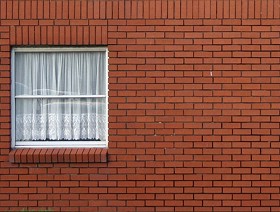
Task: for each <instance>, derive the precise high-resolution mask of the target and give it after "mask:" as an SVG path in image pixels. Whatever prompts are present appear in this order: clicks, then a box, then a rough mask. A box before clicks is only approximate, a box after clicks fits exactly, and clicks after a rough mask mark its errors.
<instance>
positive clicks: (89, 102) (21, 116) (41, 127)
mask: <svg viewBox="0 0 280 212" xmlns="http://www.w3.org/2000/svg"><path fill="white" fill-rule="evenodd" d="M15 70H16V73H15V89H16V92H15V96H16V140H17V141H52V140H56V141H57V140H61V141H68V140H105V139H106V138H105V136H106V122H107V120H106V106H105V103H106V98H51V97H54V96H63V95H75V96H77V95H105V94H106V78H105V77H106V72H105V71H106V67H105V53H104V52H55V53H53V52H45V53H43V52H35V53H29V52H17V53H16V58H15ZM26 95H28V96H30V95H33V96H34V95H36V96H38V95H44V96H46V95H47V96H49V97H50V98H40V97H39V98H32V99H30V98H29V99H28V98H17V97H24V96H26Z"/></svg>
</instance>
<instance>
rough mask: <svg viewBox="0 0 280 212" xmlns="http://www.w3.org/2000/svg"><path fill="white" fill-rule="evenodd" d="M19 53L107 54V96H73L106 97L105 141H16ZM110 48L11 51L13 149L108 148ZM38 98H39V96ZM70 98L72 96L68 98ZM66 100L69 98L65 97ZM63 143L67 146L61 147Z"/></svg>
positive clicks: (83, 96)
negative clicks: (16, 61)
mask: <svg viewBox="0 0 280 212" xmlns="http://www.w3.org/2000/svg"><path fill="white" fill-rule="evenodd" d="M17 52H26V53H28V52H105V60H106V61H105V71H106V74H105V77H106V79H105V83H106V94H105V95H80V96H79V95H75V96H74V95H73V96H71V98H73V97H78V98H91V97H94V98H104V97H105V101H106V102H105V105H106V108H105V110H106V120H107V124H106V135H105V136H106V140H105V141H94V142H92V141H69V142H68V141H63V142H62V141H53V142H50V143H51V144H49V145H46V144H44V145H42V141H40V142H39V141H38V144H36V141H30V142H28V141H24V142H20V141H16V139H15V135H16V122H15V115H16V114H15V113H16V112H15V109H16V108H15V106H16V105H15V100H16V98H21V97H20V96H17V97H16V96H15V71H16V70H15V56H16V53H17ZM108 61H109V57H108V48H106V47H14V48H12V51H11V138H12V139H11V140H12V141H11V147H12V148H75V147H76V148H78V147H80V148H95V147H96V148H107V147H108V139H109V107H108V104H109V102H108V100H109V86H108V82H109V81H108V77H109V69H108ZM26 97H27V98H36V96H24V97H23V98H26ZM37 97H38V96H37ZM42 97H43V98H61V96H59V97H58V96H40V98H42ZM68 97H70V96H68ZM62 98H63V97H62ZM64 98H67V96H65V97H64ZM46 143H47V142H46ZM62 143H64V144H66V145H61V144H62Z"/></svg>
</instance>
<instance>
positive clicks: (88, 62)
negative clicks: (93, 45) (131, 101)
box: [15, 52, 106, 96]
mask: <svg viewBox="0 0 280 212" xmlns="http://www.w3.org/2000/svg"><path fill="white" fill-rule="evenodd" d="M15 57H16V58H15V59H16V60H15V69H16V75H15V88H16V93H15V95H16V96H17V95H105V94H106V83H105V79H106V78H105V76H104V75H105V71H103V70H105V62H104V61H105V52H36V53H31V52H16V54H15Z"/></svg>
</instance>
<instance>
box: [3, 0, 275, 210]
mask: <svg viewBox="0 0 280 212" xmlns="http://www.w3.org/2000/svg"><path fill="white" fill-rule="evenodd" d="M279 4H280V1H279V0H172V1H171V0H170V1H169V0H168V1H167V0H107V1H105V0H94V1H87V0H63V1H62V0H56V1H51V0H44V1H43V0H1V1H0V90H1V96H0V187H1V189H0V202H1V204H0V210H1V211H8V210H15V211H18V210H22V209H24V208H25V209H26V208H28V209H31V210H40V209H50V210H52V211H279V210H280V198H279V182H280V175H279V165H280V164H279V162H280V156H279V153H280V151H279V150H280V149H279V148H280V144H279V134H280V131H279V125H280V118H279V107H280V91H279V90H280V85H279V83H280V71H279V62H280V54H279V50H280V39H279V35H280V22H279V18H280V8H279ZM34 45H36V46H46V45H48V46H49V45H50V46H107V47H108V50H109V96H110V97H109V148H108V161H109V162H107V163H96V162H97V161H98V162H105V159H106V158H107V152H106V150H104V149H103V150H101V149H70V150H69V149H68V150H67V149H45V150H43V149H33V150H32V149H27V150H22V149H19V150H12V151H11V150H10V146H11V134H10V127H11V124H10V123H11V120H10V114H11V111H10V108H11V105H10V94H11V91H10V88H11V86H10V80H11V78H10V77H11V71H10V69H11V59H10V51H11V47H12V46H34ZM20 161H21V162H22V163H18V162H20ZM84 161H88V163H84ZM11 162H12V163H11Z"/></svg>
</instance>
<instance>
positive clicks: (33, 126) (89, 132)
mask: <svg viewBox="0 0 280 212" xmlns="http://www.w3.org/2000/svg"><path fill="white" fill-rule="evenodd" d="M105 102H106V99H105V98H93V99H85V98H71V99H16V140H17V141H70V140H72V141H78V140H79V141H105V140H106V124H107V118H106V104H105Z"/></svg>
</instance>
